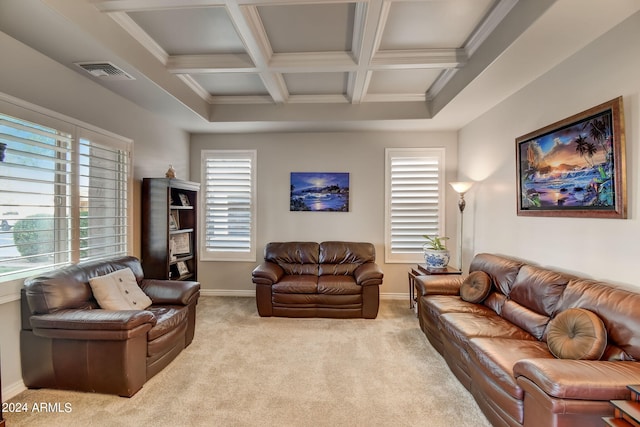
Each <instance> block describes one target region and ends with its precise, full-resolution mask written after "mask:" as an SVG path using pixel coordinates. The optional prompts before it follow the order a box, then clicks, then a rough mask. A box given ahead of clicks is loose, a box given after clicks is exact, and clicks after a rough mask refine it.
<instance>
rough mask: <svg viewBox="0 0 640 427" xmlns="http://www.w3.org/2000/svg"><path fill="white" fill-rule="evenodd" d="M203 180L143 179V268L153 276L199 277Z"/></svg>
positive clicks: (181, 278)
mask: <svg viewBox="0 0 640 427" xmlns="http://www.w3.org/2000/svg"><path fill="white" fill-rule="evenodd" d="M199 191H200V184H199V183H197V182H190V181H183V180H179V179H175V178H144V179H143V180H142V241H141V245H142V260H141V261H142V268H143V270H144V275H145V277H148V278H152V279H171V280H198V262H197V261H198V254H197V251H198V201H199V200H198V193H199Z"/></svg>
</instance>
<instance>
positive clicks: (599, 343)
mask: <svg viewBox="0 0 640 427" xmlns="http://www.w3.org/2000/svg"><path fill="white" fill-rule="evenodd" d="M547 345H548V346H549V351H550V352H551V354H553V355H554V356H555V357H557V358H558V359H575V360H580V359H581V360H598V359H600V358H601V357H602V354H603V353H604V350H605V348H606V347H607V329H606V328H605V326H604V323H603V322H602V319H600V318H599V317H598V315H597V314H595V313H594V312H592V311H589V310H585V309H583V308H570V309H567V310H565V311H563V312H562V313H560V314H558V315H557V316H556V317H555V318H553V319H552V320H551V321H550V322H549V326H548V327H547Z"/></svg>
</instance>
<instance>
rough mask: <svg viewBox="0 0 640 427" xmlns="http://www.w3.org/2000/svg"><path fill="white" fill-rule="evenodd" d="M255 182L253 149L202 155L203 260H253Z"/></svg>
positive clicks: (201, 253)
mask: <svg viewBox="0 0 640 427" xmlns="http://www.w3.org/2000/svg"><path fill="white" fill-rule="evenodd" d="M255 180H256V151H255V150H205V151H203V152H202V183H203V185H204V188H203V192H202V193H203V209H204V215H203V218H204V220H203V221H204V224H203V225H204V226H203V227H201V228H202V233H203V236H202V239H201V241H202V245H203V248H202V250H201V252H200V256H201V258H202V259H203V260H209V261H221V260H225V261H255V260H256V247H255V241H256V239H255V234H256V227H255V222H256V219H255V216H256V215H255V212H256V203H255Z"/></svg>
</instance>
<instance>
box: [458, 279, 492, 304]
mask: <svg viewBox="0 0 640 427" xmlns="http://www.w3.org/2000/svg"><path fill="white" fill-rule="evenodd" d="M490 292H491V277H489V275H488V274H487V273H485V272H484V271H474V272H473V273H471V274H469V275H468V276H467V277H466V278H465V279H464V281H463V282H462V285H461V286H460V298H462V299H463V300H465V301H467V302H473V303H476V304H477V303H481V302H482V301H484V299H485V298H486V297H488V296H489V293H490Z"/></svg>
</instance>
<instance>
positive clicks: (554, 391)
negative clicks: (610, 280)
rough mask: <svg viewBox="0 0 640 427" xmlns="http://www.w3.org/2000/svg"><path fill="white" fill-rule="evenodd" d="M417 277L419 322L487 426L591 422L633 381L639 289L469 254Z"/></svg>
mask: <svg viewBox="0 0 640 427" xmlns="http://www.w3.org/2000/svg"><path fill="white" fill-rule="evenodd" d="M469 271H470V274H469V276H467V277H457V278H450V277H448V278H444V277H443V278H436V279H434V280H431V279H430V278H429V277H426V276H421V277H419V278H418V279H417V287H418V295H419V298H418V315H419V321H420V327H421V328H422V330H423V331H424V333H425V334H426V336H427V338H428V339H429V341H430V342H431V343H432V345H433V346H434V347H435V348H436V349H437V350H438V352H440V354H442V356H443V358H444V359H445V360H446V362H447V364H448V365H449V367H450V369H451V371H452V372H453V373H454V374H455V375H456V376H457V377H458V379H459V380H460V382H461V383H462V384H463V385H464V386H465V387H466V388H467V389H468V390H469V391H470V392H471V394H472V395H473V396H474V398H475V399H476V401H477V402H478V405H479V406H480V408H481V409H482V411H483V412H484V413H485V415H486V416H487V418H488V419H489V420H490V421H491V423H492V424H493V425H496V426H527V427H538V426H551V427H552V426H556V427H557V426H563V427H566V426H576V427H577V426H579V427H585V426H601V425H604V422H603V420H602V417H605V416H612V415H613V406H612V405H611V404H610V402H609V401H610V400H612V399H622V400H624V399H629V398H630V391H629V390H628V389H627V388H626V386H627V385H632V384H640V362H639V360H640V310H639V308H640V293H638V292H634V291H633V290H628V289H624V288H621V287H617V286H614V285H609V284H606V283H602V282H598V281H594V280H588V279H584V278H579V277H575V276H572V275H568V274H563V273H559V272H555V271H552V270H548V269H545V268H541V267H538V266H536V265H532V264H529V263H525V262H524V261H521V260H517V259H511V258H507V257H503V256H497V255H492V254H478V255H476V256H475V258H474V259H473V261H472V263H471V266H470V268H469Z"/></svg>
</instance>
